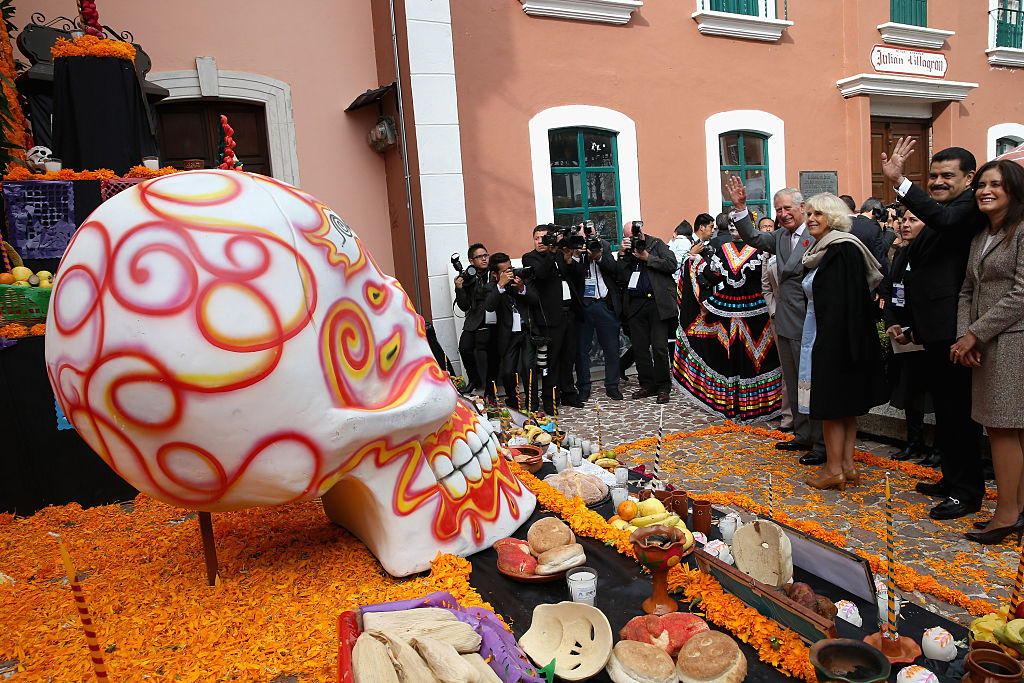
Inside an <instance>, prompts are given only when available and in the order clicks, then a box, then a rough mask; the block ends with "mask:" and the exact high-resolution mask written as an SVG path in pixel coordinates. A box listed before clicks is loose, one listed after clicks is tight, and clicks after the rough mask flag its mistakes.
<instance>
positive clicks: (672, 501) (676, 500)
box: [668, 490, 690, 524]
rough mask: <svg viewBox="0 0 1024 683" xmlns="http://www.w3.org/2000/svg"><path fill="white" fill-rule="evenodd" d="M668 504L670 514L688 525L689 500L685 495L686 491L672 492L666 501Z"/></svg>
mask: <svg viewBox="0 0 1024 683" xmlns="http://www.w3.org/2000/svg"><path fill="white" fill-rule="evenodd" d="M668 504H669V506H670V507H671V509H672V512H674V513H675V514H677V515H679V519H681V520H683V521H684V522H686V523H687V524H689V521H688V520H689V518H690V499H689V497H688V496H687V495H686V491H679V490H676V491H673V492H672V496H671V497H670V498H669V499H668Z"/></svg>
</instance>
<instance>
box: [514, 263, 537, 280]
mask: <svg viewBox="0 0 1024 683" xmlns="http://www.w3.org/2000/svg"><path fill="white" fill-rule="evenodd" d="M512 275H514V276H516V277H517V278H519V279H520V280H529V279H530V278H532V277H533V266H523V267H522V268H513V269H512Z"/></svg>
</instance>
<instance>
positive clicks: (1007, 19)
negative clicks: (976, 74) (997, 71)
mask: <svg viewBox="0 0 1024 683" xmlns="http://www.w3.org/2000/svg"><path fill="white" fill-rule="evenodd" d="M988 25H989V37H988V45H989V47H988V49H987V50H985V53H986V54H987V55H988V61H989V64H994V65H996V66H1016V67H1024V0H989V4H988Z"/></svg>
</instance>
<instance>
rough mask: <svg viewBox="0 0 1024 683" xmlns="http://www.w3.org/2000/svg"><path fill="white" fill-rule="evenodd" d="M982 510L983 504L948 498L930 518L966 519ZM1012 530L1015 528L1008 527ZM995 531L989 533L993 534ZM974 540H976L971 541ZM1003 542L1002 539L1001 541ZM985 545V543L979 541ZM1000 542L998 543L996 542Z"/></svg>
mask: <svg viewBox="0 0 1024 683" xmlns="http://www.w3.org/2000/svg"><path fill="white" fill-rule="evenodd" d="M980 509H981V503H980V502H978V503H969V502H967V501H960V499H958V498H947V499H946V500H944V501H942V502H941V503H939V504H938V505H936V506H935V507H933V508H932V509H931V510H929V511H928V516H929V517H931V518H932V519H957V518H959V517H966V516H967V515H973V514H974V513H975V512H977V511H978V510H980ZM1006 528H1008V529H1011V528H1013V527H1006ZM994 531H995V529H993V530H992V531H990V532H988V533H993V532H994ZM971 540H974V539H971ZM999 540H1000V541H1001V540H1002V537H1000V539H999ZM979 542H980V543H984V541H979ZM994 542H998V541H994Z"/></svg>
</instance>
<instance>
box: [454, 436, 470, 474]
mask: <svg viewBox="0 0 1024 683" xmlns="http://www.w3.org/2000/svg"><path fill="white" fill-rule="evenodd" d="M472 459H473V451H472V450H470V447H469V444H467V443H466V442H465V441H463V440H462V439H456V440H455V441H453V442H452V464H454V465H455V467H456V469H460V470H461V469H462V467H463V466H464V465H465V464H466V463H467V462H469V461H470V460H472Z"/></svg>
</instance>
